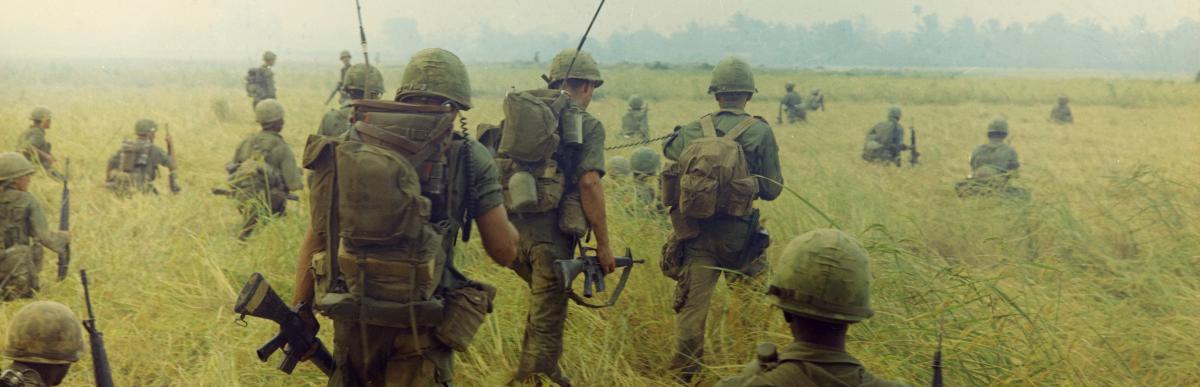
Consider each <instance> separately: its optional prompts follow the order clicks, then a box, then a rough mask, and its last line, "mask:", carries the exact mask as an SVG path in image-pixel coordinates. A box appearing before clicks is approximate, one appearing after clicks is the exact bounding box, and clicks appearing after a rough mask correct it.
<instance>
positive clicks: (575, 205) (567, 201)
mask: <svg viewBox="0 0 1200 387" xmlns="http://www.w3.org/2000/svg"><path fill="white" fill-rule="evenodd" d="M558 230H559V231H562V233H563V234H566V235H569V236H572V237H575V238H583V236H584V235H587V232H588V223H587V217H585V216H584V214H583V201H581V200H580V198H579V191H575V192H571V193H569V194H566V195H564V196H563V198H562V203H559V205H558Z"/></svg>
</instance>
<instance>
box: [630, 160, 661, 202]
mask: <svg viewBox="0 0 1200 387" xmlns="http://www.w3.org/2000/svg"><path fill="white" fill-rule="evenodd" d="M629 164H630V167H632V169H633V193H634V196H635V197H636V198H637V204H638V206H639V207H641V209H642V210H643V211H640V212H639V213H641V214H645V213H658V214H661V213H663V210H664V208H663V205H662V200H659V197H658V192H656V191H655V189H656V187H657V186H658V171H659V169H660V168H661V167H662V158H661V157H659V155H658V152H655V151H654V150H653V149H650V148H649V147H644V146H643V147H640V148H638V149H637V150H634V151H633V155H632V156H630V157H629Z"/></svg>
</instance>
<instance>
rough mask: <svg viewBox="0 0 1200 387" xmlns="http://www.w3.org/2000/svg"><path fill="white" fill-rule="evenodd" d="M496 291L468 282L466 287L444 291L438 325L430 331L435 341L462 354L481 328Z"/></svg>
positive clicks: (491, 287)
mask: <svg viewBox="0 0 1200 387" xmlns="http://www.w3.org/2000/svg"><path fill="white" fill-rule="evenodd" d="M495 298H496V288H495V287H493V286H491V285H488V284H485V283H481V282H474V281H471V282H470V283H468V284H467V286H464V287H461V288H458V289H453V290H448V291H446V296H445V304H446V308H445V310H444V312H443V313H442V316H443V318H442V322H441V323H440V324H438V325H437V328H434V331H433V334H434V336H435V337H437V339H438V341H441V342H442V343H443V344H446V345H447V346H449V347H450V348H452V349H454V350H455V351H458V352H465V351H466V350H467V347H469V346H470V345H471V341H472V340H474V339H475V334H476V333H478V332H479V327H480V326H483V320H484V318H486V317H487V314H488V313H491V312H492V301H493V300H494V299H495Z"/></svg>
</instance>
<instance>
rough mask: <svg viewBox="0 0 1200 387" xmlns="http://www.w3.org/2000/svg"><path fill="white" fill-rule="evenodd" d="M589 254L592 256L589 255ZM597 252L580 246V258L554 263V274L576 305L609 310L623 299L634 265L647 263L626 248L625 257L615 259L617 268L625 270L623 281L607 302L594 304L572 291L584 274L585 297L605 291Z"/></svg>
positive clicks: (560, 260)
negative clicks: (580, 276) (576, 279)
mask: <svg viewBox="0 0 1200 387" xmlns="http://www.w3.org/2000/svg"><path fill="white" fill-rule="evenodd" d="M589 252H590V253H591V254H588V253H589ZM595 252H596V249H595V248H592V247H588V246H583V245H580V246H579V257H578V258H575V259H559V260H556V261H554V269H555V271H554V272H555V273H556V274H557V277H558V280H559V283H561V284H562V289H563V291H564V292H567V293H568V294H569V296H570V297H571V299H572V300H574V301H575V303H576V304H579V305H580V306H585V307H589V308H607V307H610V306H613V305H616V303H617V299H618V298H620V297H621V291H622V290H625V283H626V282H628V281H629V272H630V271H631V270H632V269H633V265H634V264H637V263H646V260H644V259H634V258H633V252H632V251H630V250H629V248H626V249H625V256H623V257H615V260H616V264H617V267H624V268H625V269H624V270H622V271H621V280H620V282H617V288H616V289H614V290H613V294H612V296H610V297H609V298H608V301H607V302H605V303H603V304H592V303H589V302H587V301H585V300H584V299H582V298H580V297H579V296H578V295H576V294H575V292H574V291H573V290H572V289H571V283H572V282H575V277H578V276H579V275H580V274H583V296H584V297H587V298H591V297H592V294H593V292H594V291H600V292H603V291H604V289H605V283H604V269H603V268H601V267H600V261H599V259H597V258H596V254H595Z"/></svg>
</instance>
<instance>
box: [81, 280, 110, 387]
mask: <svg viewBox="0 0 1200 387" xmlns="http://www.w3.org/2000/svg"><path fill="white" fill-rule="evenodd" d="M79 282H82V283H83V302H84V304H85V305H87V314H88V318H87V320H83V328H84V329H87V332H88V343H89V344H90V345H89V346H90V347H92V371H94V375H95V378H96V386H97V387H113V379H112V369H111V368H109V366H108V351H107V350H105V349H104V334H103V333H100V329H97V328H96V315H94V314H92V294H91V292H90V291H88V277H87V270H80V271H79Z"/></svg>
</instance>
